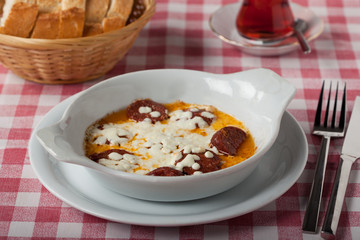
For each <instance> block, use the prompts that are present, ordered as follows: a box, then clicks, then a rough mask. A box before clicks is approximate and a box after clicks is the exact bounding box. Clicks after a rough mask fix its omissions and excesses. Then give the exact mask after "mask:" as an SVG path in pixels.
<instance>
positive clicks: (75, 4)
mask: <svg viewBox="0 0 360 240" xmlns="http://www.w3.org/2000/svg"><path fill="white" fill-rule="evenodd" d="M85 6H86V0H62V1H61V9H62V10H68V9H71V8H80V9H82V10H84V11H85Z"/></svg>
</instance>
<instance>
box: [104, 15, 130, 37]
mask: <svg viewBox="0 0 360 240" xmlns="http://www.w3.org/2000/svg"><path fill="white" fill-rule="evenodd" d="M125 23H126V20H125V21H124V19H123V18H121V17H119V16H113V17H106V18H104V20H103V23H102V27H103V30H104V33H105V32H111V31H115V30H118V29H120V28H122V27H124V26H125Z"/></svg>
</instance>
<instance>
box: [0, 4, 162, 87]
mask: <svg viewBox="0 0 360 240" xmlns="http://www.w3.org/2000/svg"><path fill="white" fill-rule="evenodd" d="M144 4H145V6H146V10H145V11H144V13H143V15H142V16H141V17H140V18H139V19H137V20H136V21H134V22H132V23H131V24H129V25H127V26H125V27H124V28H122V29H119V30H116V31H113V32H108V33H104V34H99V35H95V36H91V37H82V38H69V39H54V40H46V39H31V38H19V37H13V36H9V35H4V34H0V62H1V63H2V65H3V66H5V67H6V68H8V69H10V70H11V71H12V72H14V73H15V74H16V75H18V76H20V77H22V78H24V79H26V80H29V81H33V82H38V83H44V84H69V83H78V82H84V81H88V80H91V79H95V78H98V77H101V76H103V75H104V74H106V73H107V72H108V71H110V70H111V69H112V68H113V67H114V66H115V64H116V63H117V62H118V61H119V60H120V59H121V58H123V56H124V55H125V54H126V53H127V52H128V50H129V49H130V48H131V46H132V45H133V43H134V41H135V39H136V38H137V36H138V34H139V32H140V31H141V29H142V28H143V27H144V26H145V24H146V23H147V22H148V21H149V20H150V18H151V17H152V15H153V14H154V12H155V0H144Z"/></svg>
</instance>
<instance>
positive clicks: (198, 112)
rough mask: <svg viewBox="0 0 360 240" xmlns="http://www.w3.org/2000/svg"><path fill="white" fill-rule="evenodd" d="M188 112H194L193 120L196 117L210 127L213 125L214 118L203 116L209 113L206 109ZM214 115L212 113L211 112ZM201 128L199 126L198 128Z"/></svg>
mask: <svg viewBox="0 0 360 240" xmlns="http://www.w3.org/2000/svg"><path fill="white" fill-rule="evenodd" d="M186 111H190V112H192V117H191V118H194V117H201V118H202V119H203V120H204V121H205V122H206V123H207V124H208V125H209V126H210V125H211V123H212V121H213V120H214V118H208V117H204V116H202V115H201V114H202V113H203V112H209V111H206V110H205V109H198V110H195V111H194V110H190V109H187V110H186ZM209 113H211V114H212V112H209ZM197 127H199V126H197Z"/></svg>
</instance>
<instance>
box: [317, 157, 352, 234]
mask: <svg viewBox="0 0 360 240" xmlns="http://www.w3.org/2000/svg"><path fill="white" fill-rule="evenodd" d="M353 162H354V157H350V156H347V155H341V159H340V162H339V166H338V169H337V170H336V176H335V180H334V185H333V188H332V190H331V196H330V201H329V204H328V207H327V210H326V215H325V220H324V224H323V227H322V229H321V237H322V238H324V239H334V238H335V234H336V229H337V226H338V223H339V219H340V214H341V210H342V206H343V202H344V198H345V192H346V188H347V185H348V182H349V177H350V171H351V167H352V164H353Z"/></svg>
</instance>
